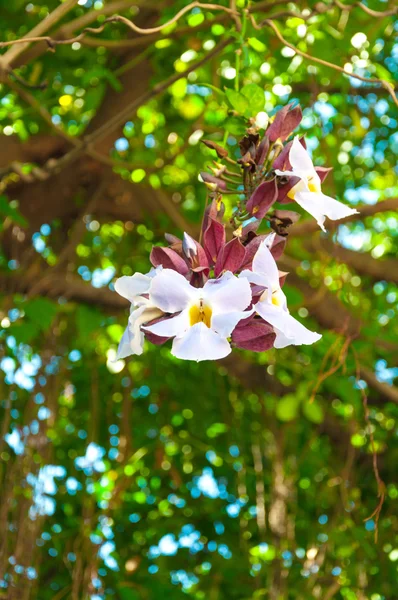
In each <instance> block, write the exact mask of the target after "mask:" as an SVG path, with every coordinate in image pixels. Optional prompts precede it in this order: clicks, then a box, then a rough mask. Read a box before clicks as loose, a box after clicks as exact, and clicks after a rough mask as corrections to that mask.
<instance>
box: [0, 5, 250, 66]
mask: <svg viewBox="0 0 398 600" xmlns="http://www.w3.org/2000/svg"><path fill="white" fill-rule="evenodd" d="M193 8H203V9H205V10H221V11H223V12H226V13H228V14H230V15H234V16H235V17H236V16H237V15H239V13H237V12H236V11H234V10H232V9H230V8H227V7H226V6H219V5H218V4H203V3H201V2H192V3H191V4H188V6H185V7H184V8H182V9H181V10H180V11H179V12H178V13H177V14H176V15H174V17H173V18H172V19H170V21H167V23H163V24H162V25H159V26H158V27H150V28H147V29H143V28H141V27H138V25H135V23H133V21H130V20H129V19H127V18H126V17H123V16H121V15H114V16H112V17H108V18H107V19H105V21H104V22H103V24H102V25H100V26H99V27H85V28H84V29H83V31H82V32H81V33H79V34H78V35H76V36H74V37H72V38H69V39H66V40H57V39H54V38H53V37H51V36H48V35H46V36H32V37H26V38H22V39H17V40H9V41H7V42H0V48H6V47H8V46H14V45H15V44H24V45H26V44H28V43H32V42H46V43H47V45H48V47H49V48H50V49H51V50H54V48H55V46H60V45H61V46H62V45H69V44H74V43H75V42H80V41H81V40H83V38H84V37H85V36H86V35H87V33H92V34H95V35H97V34H99V33H102V32H103V30H104V29H105V26H106V25H107V23H123V24H124V25H126V26H127V27H129V28H130V29H132V30H133V31H134V32H135V33H139V34H140V35H151V34H154V33H159V32H160V31H162V30H163V29H165V28H166V27H169V26H170V25H172V24H173V23H176V22H177V21H178V20H179V19H180V18H181V17H182V16H183V15H184V14H185V13H187V12H189V11H191V10H192V9H193ZM24 47H25V46H24ZM6 56H7V54H5V55H4V58H5V57H6Z"/></svg>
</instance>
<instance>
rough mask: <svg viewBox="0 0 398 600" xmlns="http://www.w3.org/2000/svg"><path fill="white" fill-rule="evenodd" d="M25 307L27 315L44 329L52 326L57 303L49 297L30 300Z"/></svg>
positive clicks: (39, 327)
mask: <svg viewBox="0 0 398 600" xmlns="http://www.w3.org/2000/svg"><path fill="white" fill-rule="evenodd" d="M23 308H24V311H25V315H26V317H27V318H28V319H29V320H30V321H32V322H33V323H34V324H35V325H36V326H37V328H38V329H41V330H42V331H46V329H48V328H49V327H50V325H51V323H52V320H53V318H54V316H55V314H56V312H57V305H56V304H55V302H52V301H51V300H49V299H48V298H34V299H33V300H29V302H27V303H26V304H25V305H24V307H23Z"/></svg>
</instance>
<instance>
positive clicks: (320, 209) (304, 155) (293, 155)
mask: <svg viewBox="0 0 398 600" xmlns="http://www.w3.org/2000/svg"><path fill="white" fill-rule="evenodd" d="M289 161H290V164H291V167H292V170H291V171H280V170H279V169H277V170H276V174H277V175H282V176H284V175H287V176H293V177H299V179H300V181H299V182H298V183H296V185H295V186H293V187H292V189H291V190H290V192H289V193H288V197H289V198H291V199H292V200H295V201H296V202H297V204H299V205H300V206H301V207H302V208H303V209H304V210H306V211H307V212H308V213H309V214H310V215H312V216H313V217H314V218H315V219H316V221H317V223H318V225H319V226H320V228H321V229H322V230H323V231H325V227H324V222H325V218H326V217H328V218H329V219H331V220H332V221H336V220H338V219H343V218H344V217H348V216H350V215H354V214H355V213H357V212H358V211H357V210H355V209H353V208H349V207H348V206H346V205H345V204H342V203H341V202H339V201H338V200H335V199H334V198H330V196H326V195H325V194H324V193H323V192H322V190H321V180H320V178H319V175H318V173H317V172H316V170H315V167H314V165H313V163H312V160H311V158H310V156H309V154H308V152H307V151H306V150H305V148H303V146H302V145H301V144H300V141H299V138H298V137H295V138H294V140H293V144H292V146H291V148H290V152H289Z"/></svg>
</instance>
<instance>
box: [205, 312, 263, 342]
mask: <svg viewBox="0 0 398 600" xmlns="http://www.w3.org/2000/svg"><path fill="white" fill-rule="evenodd" d="M253 312H254V309H252V310H247V311H244V312H241V311H237V312H230V313H224V314H222V313H220V314H219V315H214V316H213V317H212V319H211V328H212V329H214V330H215V331H216V332H217V333H219V334H220V335H221V336H222V337H229V336H230V335H231V333H232V332H233V330H234V329H235V327H236V326H237V324H238V323H239V321H241V320H242V319H247V318H248V317H250V315H252V314H253Z"/></svg>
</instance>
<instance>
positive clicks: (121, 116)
mask: <svg viewBox="0 0 398 600" xmlns="http://www.w3.org/2000/svg"><path fill="white" fill-rule="evenodd" d="M231 41H232V38H226V39H224V40H223V41H222V42H220V43H219V44H218V45H217V46H215V47H214V48H213V49H212V50H211V51H210V52H208V53H207V54H206V55H205V56H204V57H203V58H201V59H200V60H198V61H197V62H195V63H192V64H191V65H190V66H189V67H188V68H187V69H185V71H183V72H182V73H175V74H174V75H172V76H171V77H169V78H168V79H166V80H165V81H163V82H162V83H159V84H158V85H155V86H154V88H153V89H152V90H149V91H147V92H145V93H144V94H142V95H141V96H140V97H139V98H136V99H135V100H134V101H133V102H131V104H128V105H127V106H126V107H125V108H124V109H123V110H122V111H121V112H120V113H118V114H116V115H114V117H112V118H111V119H109V120H108V121H107V122H106V123H104V125H102V126H101V127H99V128H98V129H96V130H95V131H93V133H91V134H89V135H87V136H85V137H84V138H83V139H82V140H81V141H80V142H79V146H78V147H76V148H73V149H72V150H71V151H70V152H68V153H67V154H65V155H64V156H63V157H62V158H60V159H59V160H58V161H56V163H55V165H54V167H53V169H56V170H59V169H62V168H63V167H64V166H65V165H67V164H70V163H71V162H73V161H75V160H76V159H77V158H78V156H79V155H80V153H81V152H83V151H87V152H92V149H91V148H90V146H91V145H92V144H93V143H94V142H97V141H98V140H100V139H101V138H102V137H104V136H105V135H106V134H108V133H109V132H110V131H112V130H113V129H115V128H116V127H118V126H119V125H122V124H123V123H124V122H125V121H126V120H127V119H128V118H129V117H130V116H131V115H132V114H133V113H134V112H135V111H136V110H137V108H138V107H139V106H142V105H143V104H145V103H146V102H148V101H149V100H151V98H153V97H154V96H158V95H159V94H161V93H162V92H163V91H165V90H166V89H167V88H168V87H170V85H172V84H173V83H175V82H176V81H178V80H179V79H181V78H183V77H186V76H187V75H188V74H189V73H191V72H192V71H195V70H196V69H198V68H199V67H201V66H202V65H204V64H205V63H206V62H208V61H209V60H210V59H211V58H213V57H214V56H215V55H217V54H218V53H219V52H221V51H222V50H223V49H224V48H225V47H226V46H227V45H228V44H229V43H230V42H231ZM96 157H98V155H97V156H96Z"/></svg>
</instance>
